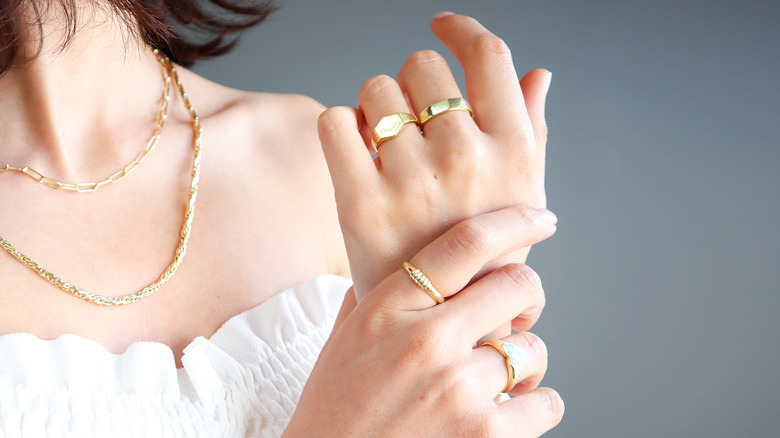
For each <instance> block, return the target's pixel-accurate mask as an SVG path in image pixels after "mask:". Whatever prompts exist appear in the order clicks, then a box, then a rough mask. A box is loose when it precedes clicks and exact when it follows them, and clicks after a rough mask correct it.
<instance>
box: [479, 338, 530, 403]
mask: <svg viewBox="0 0 780 438" xmlns="http://www.w3.org/2000/svg"><path fill="white" fill-rule="evenodd" d="M485 345H489V346H491V347H493V348H495V349H496V351H498V352H499V353H501V355H502V356H504V360H505V361H506V374H507V376H506V387H505V388H504V390H503V391H501V392H509V391H511V390H512V388H514V387H515V385H516V384H517V379H519V378H520V370H521V369H522V368H523V362H524V359H523V352H522V351H520V349H519V348H517V347H516V346H515V345H514V344H511V343H509V342H505V341H501V340H499V339H493V340H490V341H485V342H483V343H482V345H480V347H484V346H485Z"/></svg>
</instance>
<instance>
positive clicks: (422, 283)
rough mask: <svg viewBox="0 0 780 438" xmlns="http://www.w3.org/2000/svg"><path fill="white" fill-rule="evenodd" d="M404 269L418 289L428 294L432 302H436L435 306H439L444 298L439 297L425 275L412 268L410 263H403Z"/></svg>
mask: <svg viewBox="0 0 780 438" xmlns="http://www.w3.org/2000/svg"><path fill="white" fill-rule="evenodd" d="M404 269H405V270H406V272H408V273H409V276H410V277H412V280H414V282H415V284H417V286H419V287H420V289H422V290H424V291H425V292H427V293H428V295H430V296H431V298H433V300H434V301H436V304H441V303H443V302H444V297H443V296H441V294H440V293H439V291H438V290H436V288H435V287H434V286H433V284H432V283H431V280H430V279H429V278H428V277H426V276H425V274H423V273H422V271H420V270H419V269H417V268H415V267H414V266H412V264H411V263H408V262H404Z"/></svg>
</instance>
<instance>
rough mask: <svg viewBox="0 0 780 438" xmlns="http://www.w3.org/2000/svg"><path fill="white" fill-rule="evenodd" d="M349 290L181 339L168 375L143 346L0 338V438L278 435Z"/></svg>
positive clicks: (320, 284) (282, 303) (251, 313)
mask: <svg viewBox="0 0 780 438" xmlns="http://www.w3.org/2000/svg"><path fill="white" fill-rule="evenodd" d="M350 285H351V282H350V280H348V279H346V278H342V277H335V276H322V277H319V278H317V279H316V280H314V281H311V282H307V283H303V284H300V285H298V286H295V287H292V288H290V289H287V290H285V291H283V292H281V293H279V294H277V295H275V296H273V297H271V298H269V299H268V300H267V301H265V302H264V303H263V304H261V305H259V306H257V307H255V308H253V309H251V310H248V311H246V312H244V313H242V314H240V315H237V316H235V317H233V318H231V319H230V320H229V321H227V322H226V323H225V324H224V325H223V326H222V327H221V328H220V329H219V330H218V331H217V332H216V333H214V335H212V336H211V338H209V339H206V338H203V337H199V338H197V339H195V340H194V341H192V343H190V345H189V346H187V348H186V349H185V350H184V355H183V356H182V365H183V368H180V369H177V368H176V365H175V362H174V358H173V352H172V351H171V349H170V348H169V347H168V346H167V345H164V344H159V343H154V342H138V343H135V344H133V345H131V346H130V348H128V349H127V351H126V352H125V353H123V354H118V355H117V354H112V353H110V352H108V351H107V350H106V349H105V348H103V347H102V346H101V345H100V344H98V343H96V342H94V341H91V340H89V339H85V338H83V337H79V336H74V335H63V336H61V337H59V338H57V339H55V340H52V341H44V340H41V339H38V338H37V337H35V336H32V335H29V334H10V335H5V336H0V436H3V437H8V438H15V437H25V438H28V437H92V436H99V437H124V436H133V437H158V436H164V437H245V436H247V437H278V436H280V435H281V434H282V432H283V431H284V428H285V427H286V426H287V423H288V422H289V420H290V417H291V416H292V413H293V411H294V410H295V406H296V404H297V401H298V398H299V397H300V394H301V390H302V389H303V385H304V384H305V383H306V380H307V378H308V376H309V373H310V371H311V369H312V367H313V366H314V362H315V361H316V360H317V356H318V355H319V352H320V350H321V349H322V346H323V345H324V343H325V341H326V339H327V338H328V336H329V334H330V331H331V329H332V327H333V323H334V321H335V319H336V315H337V314H338V310H339V308H340V307H341V302H342V299H343V297H344V293H345V292H346V291H347V289H348V288H349V286H350Z"/></svg>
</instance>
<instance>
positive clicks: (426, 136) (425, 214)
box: [319, 14, 550, 319]
mask: <svg viewBox="0 0 780 438" xmlns="http://www.w3.org/2000/svg"><path fill="white" fill-rule="evenodd" d="M432 28H433V31H434V33H435V34H436V35H437V36H438V37H439V38H440V39H441V40H442V41H443V42H444V44H446V45H447V46H448V47H449V48H450V50H452V52H453V53H454V55H455V57H456V58H457V59H458V61H459V62H460V63H461V64H462V65H463V68H464V70H465V73H466V91H467V94H468V99H469V102H470V103H471V105H472V107H473V112H474V117H473V119H472V118H471V117H470V116H469V114H468V112H466V111H450V112H447V113H444V114H440V115H438V116H436V117H434V118H432V119H431V120H430V121H428V122H427V123H426V124H425V125H424V126H423V128H422V133H421V132H420V131H419V130H418V129H415V127H414V126H415V125H409V126H405V127H404V128H403V129H402V130H401V132H400V134H399V135H398V136H397V137H395V138H392V139H389V140H387V141H385V142H383V143H382V145H381V146H380V147H379V149H378V157H377V159H376V160H375V161H372V159H371V157H370V155H369V153H368V152H367V150H366V146H367V145H369V147H370V145H371V140H370V138H371V134H370V130H372V129H373V128H374V127H375V126H376V124H377V123H378V122H379V120H380V119H381V118H382V117H383V116H386V115H389V114H393V113H398V112H405V113H412V114H414V115H418V114H420V112H421V111H423V110H424V109H425V108H426V107H427V106H429V105H431V104H433V103H435V102H438V101H441V100H443V99H448V98H455V97H461V91H460V90H459V89H458V86H457V84H456V82H455V80H454V79H453V77H452V74H451V73H450V70H449V67H448V66H447V64H446V62H445V61H444V59H443V58H442V57H441V56H440V55H438V54H437V53H436V52H433V51H422V52H417V53H415V54H413V55H412V56H410V57H409V59H408V60H407V61H406V63H405V64H404V65H403V67H402V68H401V71H400V72H399V74H398V76H397V78H396V79H395V80H394V79H392V78H390V77H388V76H377V77H375V78H372V79H370V80H368V81H367V82H366V83H365V84H364V86H363V88H362V90H361V92H360V97H359V102H358V103H359V107H360V110H359V111H356V110H354V109H351V108H332V109H330V110H328V111H326V112H325V113H323V115H322V116H321V117H320V122H319V131H320V139H321V142H322V145H323V150H324V152H325V157H326V159H327V161H328V167H329V168H330V171H331V176H332V179H333V183H334V186H335V190H336V199H337V203H338V209H339V220H340V222H341V227H342V231H343V233H344V238H345V242H346V246H347V252H348V254H349V259H350V268H351V271H352V276H353V279H354V283H355V290H356V293H357V295H358V298H362V296H363V295H364V294H365V293H366V292H367V291H368V290H369V289H371V288H372V287H374V286H375V285H376V284H378V283H379V281H380V280H381V279H383V278H385V277H386V276H387V275H388V274H389V273H390V272H392V271H393V270H396V269H397V267H398V266H399V265H400V263H401V261H402V260H403V259H404V258H408V257H409V256H410V255H412V254H414V253H415V252H417V251H418V250H419V249H420V248H422V247H423V246H424V245H425V244H427V243H428V242H431V241H432V240H433V238H435V237H436V236H439V235H441V234H442V233H443V232H444V231H445V230H447V229H449V228H450V227H451V226H452V225H453V224H455V223H458V222H460V221H461V220H463V219H465V218H468V217H471V216H474V215H477V214H481V213H485V212H488V211H493V210H496V209H500V208H503V207H506V206H509V205H518V204H526V205H532V206H534V207H544V206H545V205H546V200H545V193H544V155H545V143H546V126H545V121H544V102H545V97H546V92H547V88H548V86H549V81H550V74H549V72H547V71H545V70H535V71H532V72H531V73H529V74H528V75H526V77H525V78H523V80H522V81H518V78H517V75H516V73H515V69H514V67H513V64H512V59H511V56H510V53H509V50H508V49H507V47H506V45H505V44H504V43H503V41H501V40H500V39H499V38H498V37H496V36H495V35H493V34H492V33H490V32H488V31H487V30H486V29H485V28H484V27H482V26H481V25H480V24H479V23H478V22H477V21H475V20H474V19H472V18H470V17H465V16H461V15H455V14H450V15H446V14H439V15H437V17H436V18H435V19H434V21H433V24H432ZM526 255H527V248H526V249H523V250H520V251H516V252H515V253H514V254H513V255H512V256H507V255H503V256H504V257H502V258H501V259H500V260H498V261H497V263H498V264H505V263H508V262H515V263H522V262H524V261H525V257H526ZM494 262H496V261H494ZM494 264H495V263H494ZM510 319H511V318H510Z"/></svg>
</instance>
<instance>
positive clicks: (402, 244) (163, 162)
mask: <svg viewBox="0 0 780 438" xmlns="http://www.w3.org/2000/svg"><path fill="white" fill-rule="evenodd" d="M150 3H151V2H122V1H119V0H112V1H108V0H103V1H94V0H75V1H73V2H63V1H60V2H57V1H48V2H44V1H40V0H39V1H32V2H22V1H12V2H6V3H5V4H4V5H3V6H2V8H3V9H2V10H1V13H2V14H3V15H2V16H0V22H2V23H3V24H2V26H3V27H2V29H3V35H2V37H3V50H2V54H1V55H0V66H2V69H3V70H2V76H0V96H2V98H1V99H0V132H2V140H1V142H2V143H1V145H0V153H1V154H2V156H0V170H4V172H2V173H0V177H2V179H1V180H0V197H1V198H2V199H3V201H4V202H3V204H4V208H3V213H2V215H0V230H1V231H0V236H2V240H0V244H2V245H0V246H2V247H3V249H5V251H4V254H2V255H3V257H2V258H0V278H2V279H3V280H4V281H3V282H2V284H1V285H0V300H2V303H3V305H2V306H0V335H3V336H2V337H0V430H2V431H3V432H4V433H5V434H6V435H8V436H17V435H24V436H34V435H46V434H48V435H68V434H72V435H74V436H83V435H100V436H102V435H122V434H129V435H143V436H154V435H173V436H176V435H187V436H190V435H195V436H197V435H202V436H221V435H228V436H233V435H238V436H243V435H248V436H279V435H282V434H284V435H285V436H376V435H383V436H455V435H458V436H472V435H484V436H537V435H540V434H541V433H544V432H545V431H546V430H548V429H549V428H551V427H553V426H554V425H555V424H557V422H558V421H560V416H561V415H562V404H561V402H560V398H559V397H558V396H557V394H556V393H555V392H554V391H552V390H548V389H539V388H537V385H538V384H539V381H540V380H541V377H542V375H543V374H544V370H545V369H546V354H545V352H544V348H543V344H542V343H541V341H540V340H539V339H538V338H536V337H535V336H534V335H532V334H530V333H528V332H527V330H528V329H529V328H530V327H531V326H532V325H533V323H534V322H535V321H536V319H537V318H538V316H539V313H540V312H541V308H542V306H543V304H544V298H543V293H542V291H541V287H540V285H539V282H538V278H537V277H536V276H535V274H534V273H533V272H532V271H531V270H530V269H528V268H527V267H526V266H524V265H522V264H520V263H522V262H523V261H524V260H525V256H526V254H527V248H528V247H529V246H530V245H531V244H533V243H536V242H538V241H541V240H543V239H545V238H546V237H549V236H550V235H551V234H552V233H553V232H554V229H555V218H554V215H552V214H551V213H549V212H548V211H546V210H544V209H541V210H537V209H536V208H534V207H537V208H538V207H543V206H544V204H545V199H544V190H543V166H544V144H545V136H546V133H545V129H546V128H545V126H544V118H543V113H544V97H545V94H546V90H547V87H548V85H549V79H550V76H549V73H548V72H546V71H543V70H536V71H533V72H531V73H529V74H528V75H527V76H526V77H525V78H524V79H523V80H522V81H521V83H522V89H521V87H520V85H518V80H517V77H516V75H515V72H514V68H513V67H512V64H511V58H510V57H509V55H508V51H507V50H506V48H505V46H504V45H503V43H502V42H501V41H500V40H499V39H497V38H496V37H495V36H493V35H492V34H490V33H489V32H488V31H487V30H485V29H484V28H483V27H482V26H480V25H479V24H478V23H477V22H476V21H474V20H473V19H470V18H468V17H464V16H459V15H455V14H449V13H442V14H439V15H437V16H436V17H435V19H434V21H433V23H432V28H433V31H434V33H436V35H437V36H438V37H439V38H440V39H441V40H442V41H443V42H444V43H445V44H446V45H447V46H448V47H449V48H450V49H451V50H452V51H453V53H454V54H455V56H456V57H457V58H458V60H459V61H460V62H461V64H462V65H463V66H464V69H465V71H466V74H467V88H468V89H467V91H468V95H469V102H470V105H471V107H470V106H469V104H468V102H466V101H464V100H462V99H458V98H460V97H461V92H460V90H458V87H457V85H456V84H455V82H454V80H453V79H452V75H451V74H450V72H449V69H448V68H447V66H446V64H445V63H444V61H443V60H442V58H441V57H440V56H438V55H437V54H435V53H432V52H418V53H415V54H413V55H412V56H410V58H409V59H408V60H407V62H406V63H405V64H404V66H403V67H402V68H401V71H400V73H399V74H398V76H397V78H396V79H391V78H389V77H386V76H379V77H376V78H372V79H370V80H369V81H367V82H366V83H365V84H364V86H363V88H362V90H361V93H360V98H359V102H358V103H359V109H358V110H355V109H349V108H332V109H329V110H327V111H325V112H324V113H323V108H322V107H321V106H320V105H319V104H317V103H315V102H313V101H311V100H310V99H308V98H304V97H301V96H285V95H269V94H252V93H245V92H240V91H235V90H230V89H227V88H225V87H222V86H219V85H217V84H214V83H211V82H209V81H207V80H205V79H203V78H200V77H198V76H196V75H195V74H193V73H191V72H189V71H187V70H185V69H184V68H182V67H180V66H176V67H174V66H173V65H172V64H171V63H170V62H169V60H168V58H167V56H166V55H170V56H173V57H174V59H177V60H179V61H181V62H192V61H194V60H195V59H196V58H197V57H198V56H201V55H210V54H212V55H213V54H218V53H220V52H222V51H224V50H225V49H226V48H227V47H228V46H229V44H227V45H226V44H224V41H225V40H224V39H223V38H224V37H225V32H227V31H228V30H231V29H237V28H242V27H246V26H248V25H250V24H253V23H254V22H257V21H259V20H261V19H262V18H263V17H264V16H265V15H266V14H267V12H268V9H267V8H266V7H265V6H259V7H256V8H252V7H247V6H246V5H245V4H244V3H243V2H235V5H234V4H233V3H231V2H225V1H219V2H217V1H214V2H213V3H214V4H215V5H218V6H222V7H223V8H227V9H230V10H232V11H233V12H235V13H236V14H237V16H238V17H239V18H240V17H244V18H243V19H241V20H239V22H233V23H232V24H231V23H225V22H224V19H223V18H220V19H216V18H213V17H216V15H214V16H210V15H209V14H207V13H205V12H203V10H202V9H199V7H198V6H197V5H198V3H194V2H181V1H166V2H165V3H164V5H163V6H159V5H157V6H153V5H152V4H150ZM236 5H239V6H236ZM242 5H243V6H242ZM174 15H175V16H176V17H178V18H179V19H180V20H181V21H184V22H190V23H194V25H195V26H196V27H201V28H204V29H206V30H209V31H213V32H215V34H213V35H214V36H213V37H212V39H211V40H206V41H205V43H204V42H201V43H200V44H189V43H187V42H186V40H184V39H182V38H181V37H180V35H177V34H176V33H175V32H173V31H172V30H171V29H172V27H166V24H165V20H170V19H171V18H170V17H172V16H174ZM171 24H173V23H167V25H171ZM147 44H149V45H151V46H154V47H157V48H159V49H161V50H160V51H157V50H154V51H153V50H152V49H150V48H148V47H147ZM184 93H186V96H187V98H186V99H185V98H184V97H183V96H184V95H185V94H184ZM164 96H170V97H168V98H166V97H164ZM441 102H444V103H445V106H444V107H442V106H441V105H442V104H441ZM436 103H438V104H437V105H438V106H437V105H432V104H436ZM470 113H473V119H472V118H471V117H470ZM418 114H419V115H420V117H421V120H417V119H416V117H415V116H416V115H418ZM384 116H389V118H384ZM318 117H319V120H318V119H317V118H318ZM399 118H400V119H401V120H400V121H399ZM422 122H424V123H422ZM394 123H395V125H394ZM407 125H411V126H418V127H421V129H412V128H411V127H410V126H407ZM150 132H151V133H152V136H151V138H150V137H149V134H150ZM372 136H373V140H374V142H373V143H376V144H377V146H378V147H379V149H378V153H377V155H378V157H377V158H376V160H372V159H371V155H370V153H369V150H368V149H367V145H369V147H370V146H373V144H372ZM320 144H321V146H320ZM320 148H321V149H320ZM320 150H322V151H324V158H325V160H323V158H322V155H321V153H320ZM201 153H202V156H201ZM326 161H327V166H326ZM328 169H329V170H330V173H328ZM29 177H32V179H31V178H29ZM331 178H332V183H331ZM35 181H38V182H39V183H38V184H36V183H35ZM334 187H335V200H334V197H333V188H334ZM78 192H86V193H78ZM334 201H335V202H334ZM195 206H197V208H195ZM530 206H533V207H530ZM337 210H338V216H337V214H336V213H337ZM183 211H184V212H185V213H184V215H183V214H182V212H183ZM183 216H184V217H183ZM337 217H338V221H339V222H337ZM344 242H345V243H346V251H345V248H344ZM5 253H7V254H5ZM185 254H186V257H185ZM405 261H409V262H410V263H411V264H404V265H403V266H404V267H405V268H407V269H404V268H402V264H403V262H405ZM166 266H168V268H167V269H166V268H165V267H166ZM415 267H416V268H419V270H416V269H415ZM161 272H162V274H161ZM423 272H424V274H423ZM350 274H351V276H352V279H353V280H354V288H350V285H351V282H350V281H349V280H347V279H346V278H344V277H346V276H348V275H350ZM427 279H430V280H431V281H433V284H435V288H434V287H432V286H431V285H430V283H428V282H427ZM69 282H72V283H73V284H71V283H69ZM57 288H59V289H62V290H64V291H66V292H69V293H62V292H61V291H60V290H58V289H57ZM347 289H349V290H347ZM345 292H346V293H345ZM79 298H80V299H79ZM444 298H448V299H447V301H446V302H443V303H441V301H443V299H444ZM342 300H343V304H342ZM358 301H359V303H358ZM96 304H98V305H96ZM100 304H107V305H111V306H112V307H105V306H102V305H100ZM337 314H338V317H337ZM509 320H512V326H513V328H514V329H515V330H518V333H516V334H513V335H509V336H505V335H507V334H508V331H507V325H506V324H505V323H502V321H509ZM334 324H335V325H334ZM488 339H493V340H495V341H496V342H491V343H489V344H487V345H482V344H483V341H485V340H488ZM326 340H327V344H326V345H325V346H324V347H323V344H325V343H326ZM502 341H504V342H506V344H503V343H502ZM513 345H514V346H515V347H516V348H515V349H514V350H512V349H511V347H512V346H513ZM473 347H477V348H473ZM320 349H322V354H320ZM518 350H519V354H520V355H522V362H524V363H523V364H522V366H521V363H520V361H521V359H518V357H517V354H518ZM318 357H319V359H318ZM315 360H316V361H317V364H316V366H314V362H315ZM312 367H313V370H312ZM310 371H311V376H310V377H309V372H310ZM307 379H308V381H307ZM304 383H305V384H306V386H305V387H304V386H303V385H304ZM501 392H510V393H512V394H514V395H516V397H515V398H514V399H512V400H509V401H506V402H503V403H500V404H497V403H496V402H495V400H496V396H497V395H498V394H499V393H501ZM299 399H300V402H298V400H299Z"/></svg>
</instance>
